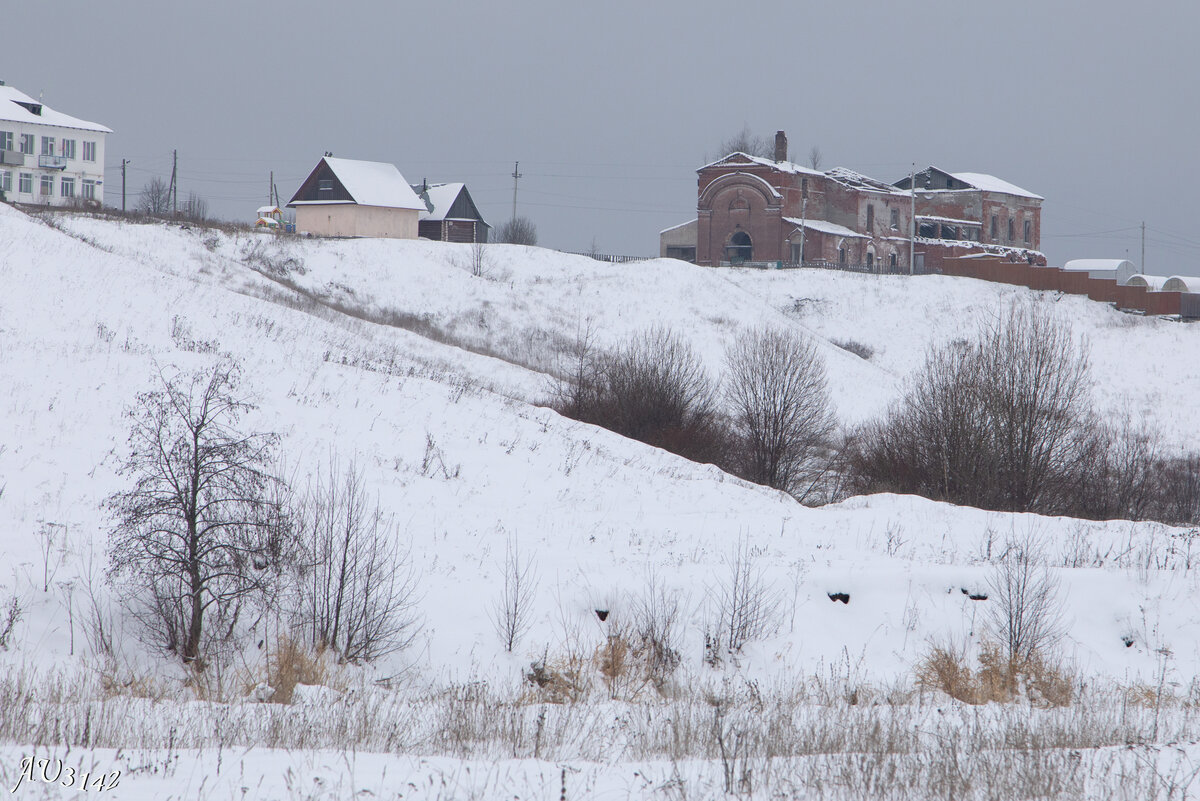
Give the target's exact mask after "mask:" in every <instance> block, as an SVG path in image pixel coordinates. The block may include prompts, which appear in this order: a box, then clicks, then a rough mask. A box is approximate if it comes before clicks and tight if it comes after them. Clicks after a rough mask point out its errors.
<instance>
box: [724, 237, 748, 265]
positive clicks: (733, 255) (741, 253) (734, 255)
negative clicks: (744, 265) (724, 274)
mask: <svg viewBox="0 0 1200 801" xmlns="http://www.w3.org/2000/svg"><path fill="white" fill-rule="evenodd" d="M725 255H726V257H727V258H728V259H729V260H730V261H731V262H735V263H740V262H744V261H753V260H754V243H753V242H751V241H750V234H748V233H746V232H745V231H735V232H734V234H733V236H731V237H729V245H728V246H727V247H726V248H725Z"/></svg>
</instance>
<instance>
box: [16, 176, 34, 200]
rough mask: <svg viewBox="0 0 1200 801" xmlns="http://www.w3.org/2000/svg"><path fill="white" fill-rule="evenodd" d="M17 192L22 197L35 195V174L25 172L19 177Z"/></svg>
mask: <svg viewBox="0 0 1200 801" xmlns="http://www.w3.org/2000/svg"><path fill="white" fill-rule="evenodd" d="M17 191H18V192H20V193H21V194H22V195H32V194H33V173H31V172H23V173H20V174H19V175H17Z"/></svg>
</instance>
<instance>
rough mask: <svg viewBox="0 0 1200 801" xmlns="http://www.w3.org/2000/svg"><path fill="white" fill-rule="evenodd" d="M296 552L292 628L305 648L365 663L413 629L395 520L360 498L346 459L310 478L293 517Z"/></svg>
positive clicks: (408, 577)
mask: <svg viewBox="0 0 1200 801" xmlns="http://www.w3.org/2000/svg"><path fill="white" fill-rule="evenodd" d="M295 526H296V533H297V540H298V543H299V547H300V549H301V557H300V559H299V562H298V565H299V568H298V573H299V574H298V576H297V590H298V604H297V607H296V610H295V618H296V629H297V631H298V632H301V633H302V634H303V637H304V639H305V640H306V641H307V642H309V643H310V644H311V645H312V647H313V648H314V649H315V650H317V651H320V650H322V649H329V650H330V651H332V652H334V653H336V654H337V655H338V658H339V659H340V660H342V661H346V662H369V661H371V660H373V659H377V658H378V657H381V656H385V655H387V654H391V653H395V652H396V651H400V650H403V649H404V648H406V647H408V645H409V644H410V643H411V642H412V639H413V637H415V636H416V634H417V631H418V621H417V617H416V603H417V576H416V573H415V571H414V570H413V568H412V562H411V555H410V553H409V551H408V550H407V549H406V548H404V547H402V546H401V544H400V532H399V531H398V530H397V527H396V525H395V522H394V521H393V520H392V519H391V518H389V517H388V516H386V515H385V514H384V511H383V510H382V509H381V508H380V506H379V504H378V502H377V501H372V500H370V499H369V498H368V497H367V492H366V488H365V486H364V478H363V474H362V472H361V471H360V470H359V469H358V468H357V467H356V466H355V465H354V464H353V463H352V464H350V465H349V466H348V467H347V468H346V470H345V472H344V473H342V474H341V475H340V476H339V469H338V465H337V463H336V462H333V463H331V465H330V468H329V475H328V476H327V477H323V476H322V475H321V474H320V473H318V474H317V475H316V476H315V477H314V478H313V479H312V480H311V482H310V483H309V487H308V491H307V493H306V495H305V496H304V499H303V501H302V502H301V504H300V509H299V511H298V513H297V515H296V519H295Z"/></svg>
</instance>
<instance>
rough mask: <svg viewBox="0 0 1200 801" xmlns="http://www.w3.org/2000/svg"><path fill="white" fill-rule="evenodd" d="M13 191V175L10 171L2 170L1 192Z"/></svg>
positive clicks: (0, 175) (0, 179)
mask: <svg viewBox="0 0 1200 801" xmlns="http://www.w3.org/2000/svg"><path fill="white" fill-rule="evenodd" d="M11 191H12V173H11V172H9V171H8V170H0V192H11Z"/></svg>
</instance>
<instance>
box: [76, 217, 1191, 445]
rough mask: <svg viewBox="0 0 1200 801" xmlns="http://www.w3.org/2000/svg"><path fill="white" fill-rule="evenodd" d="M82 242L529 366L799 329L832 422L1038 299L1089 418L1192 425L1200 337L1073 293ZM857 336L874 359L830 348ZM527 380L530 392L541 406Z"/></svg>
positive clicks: (826, 276) (516, 253)
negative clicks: (1087, 404)
mask: <svg viewBox="0 0 1200 801" xmlns="http://www.w3.org/2000/svg"><path fill="white" fill-rule="evenodd" d="M63 225H64V226H65V227H66V228H67V230H69V231H71V232H73V233H76V234H77V235H80V236H84V237H87V238H89V239H91V240H92V241H96V242H97V243H99V244H101V245H103V246H105V247H109V248H111V249H113V250H114V251H115V252H117V253H120V254H122V255H127V256H130V257H133V258H144V257H146V255H147V254H154V256H153V258H155V259H157V260H158V262H159V263H160V264H161V265H162V266H161V267H160V268H159V269H171V270H175V271H177V272H178V273H179V274H183V275H191V276H194V277H196V276H198V277H201V278H204V279H207V280H213V281H220V282H222V283H223V284H224V285H225V286H236V285H237V284H238V283H239V282H245V281H249V280H251V279H252V278H254V277H258V276H254V275H253V274H252V275H251V276H247V272H248V271H247V265H250V266H252V267H254V268H256V269H259V270H263V269H264V265H276V266H278V267H279V274H284V273H286V281H287V282H288V283H289V284H292V285H295V286H299V287H301V288H303V289H305V290H306V291H309V292H311V293H313V294H315V295H317V296H319V297H321V298H323V299H327V300H328V301H330V302H334V303H337V304H341V305H343V306H347V307H352V308H355V309H359V310H361V311H362V312H363V313H366V314H369V315H374V316H375V317H376V318H386V317H387V316H388V315H401V316H406V317H408V318H409V319H411V318H419V317H427V318H428V319H429V320H430V321H431V322H433V324H434V325H435V326H436V328H437V330H438V331H439V332H440V333H441V334H444V335H445V336H446V337H447V338H449V339H452V340H454V341H455V342H458V343H462V344H466V345H469V346H471V347H473V348H476V349H481V350H485V351H486V352H494V353H497V354H499V355H501V356H503V357H504V358H506V359H509V360H511V361H515V362H517V363H521V364H528V365H532V366H534V367H535V368H538V369H554V368H555V367H556V366H557V361H558V359H559V353H560V352H561V350H562V349H563V347H564V346H566V345H568V344H569V343H572V342H573V341H575V340H576V339H577V338H578V337H579V336H580V334H581V333H583V332H589V333H590V334H591V335H592V336H593V337H594V339H595V341H596V342H597V343H598V344H600V345H612V344H614V343H616V342H619V341H621V340H622V339H624V338H626V337H628V336H630V335H633V334H636V333H638V332H641V331H644V330H646V329H647V328H649V327H651V326H655V325H660V326H665V327H667V328H670V329H671V330H673V331H676V332H678V333H679V334H680V335H682V336H684V337H685V338H687V339H688V341H689V342H691V344H692V345H693V347H695V348H696V349H697V350H698V351H699V352H700V354H701V355H702V356H703V357H704V358H705V360H706V362H707V364H708V365H709V368H710V371H711V372H712V374H713V375H719V374H720V372H721V364H722V359H723V353H724V347H725V343H726V342H728V340H729V339H730V337H731V336H732V335H733V334H734V333H735V332H736V331H738V330H741V329H743V328H745V327H747V326H758V325H774V326H794V327H796V328H798V329H799V330H801V331H805V332H808V333H809V334H811V335H813V336H814V337H816V338H817V340H818V342H819V343H820V345H821V349H822V352H823V354H824V356H825V359H826V361H827V364H828V371H829V377H830V391H831V394H832V397H833V400H834V403H835V405H836V407H837V410H838V415H839V419H840V420H841V421H842V422H843V423H845V424H848V425H852V424H856V423H859V422H861V421H863V420H866V419H869V418H871V417H873V416H875V415H877V414H879V413H880V412H881V411H882V410H884V409H886V408H887V406H888V404H889V403H890V402H892V401H893V400H894V399H895V398H896V397H897V396H898V394H899V393H900V391H901V390H902V387H903V382H904V379H905V378H906V377H907V376H908V375H910V374H911V373H912V372H913V371H914V370H915V369H916V368H917V367H919V366H920V364H921V362H922V361H923V360H924V358H925V353H926V351H927V349H928V347H929V346H930V345H931V344H944V343H946V342H949V341H952V340H955V339H959V338H963V337H966V336H970V335H971V334H972V332H973V331H974V330H975V329H976V328H977V327H978V325H979V324H980V323H982V322H984V321H986V320H988V319H991V318H994V317H995V316H996V315H997V314H999V313H1001V312H1002V311H1003V309H1005V308H1006V307H1007V306H1009V305H1011V304H1013V303H1026V302H1034V303H1042V304H1046V305H1048V306H1051V307H1052V308H1053V309H1054V311H1055V313H1056V314H1057V315H1058V316H1059V317H1060V318H1061V319H1063V320H1065V321H1067V322H1069V323H1070V324H1071V325H1072V326H1073V328H1074V329H1075V331H1076V333H1077V334H1078V335H1079V336H1080V337H1081V338H1082V339H1084V340H1085V341H1086V342H1087V343H1088V346H1089V348H1090V351H1091V357H1092V362H1093V366H1094V374H1095V377H1096V382H1097V386H1096V404H1097V408H1098V410H1100V411H1102V412H1105V413H1108V414H1112V415H1117V414H1125V413H1128V414H1131V415H1133V416H1134V417H1135V418H1137V419H1144V420H1147V421H1149V422H1152V423H1156V424H1158V425H1159V426H1160V427H1161V429H1162V432H1163V434H1164V436H1165V438H1166V439H1167V441H1168V442H1170V443H1173V444H1176V445H1186V444H1188V443H1189V442H1190V436H1191V435H1190V432H1191V431H1194V430H1196V429H1197V427H1200V416H1198V415H1197V413H1196V412H1195V410H1194V409H1193V408H1192V407H1191V405H1190V404H1187V403H1182V402H1180V401H1181V399H1184V398H1188V397H1192V396H1194V395H1195V394H1196V393H1197V392H1200V371H1197V370H1195V369H1193V368H1192V367H1191V365H1194V364H1197V363H1200V337H1198V336H1197V335H1196V334H1195V331H1194V329H1193V328H1192V327H1191V326H1190V325H1187V324H1180V323H1178V322H1174V321H1170V320H1166V319H1160V318H1153V317H1151V318H1146V317H1138V316H1133V315H1129V314H1124V313H1122V312H1118V311H1116V310H1115V309H1112V308H1110V307H1109V306H1107V305H1105V304H1101V303H1096V302H1094V301H1090V300H1087V299H1086V298H1081V297H1077V296H1066V295H1060V294H1058V293H1051V292H1033V291H1031V290H1028V289H1025V288H1023V287H1013V286H1006V285H1001V284H993V283H989V282H984V281H976V280H974V279H963V278H953V277H943V276H919V277H916V278H910V277H908V276H869V275H860V274H856V273H837V272H829V271H817V270H812V271H803V272H797V271H761V270H732V269H723V270H711V269H706V268H698V267H695V266H693V265H690V264H686V263H683V262H678V261H674V260H668V259H657V260H651V261H646V262H638V263H633V264H620V265H618V264H607V263H603V262H597V261H593V260H592V259H589V258H586V257H583V256H573V255H569V254H562V253H555V252H553V251H547V250H543V249H540V248H523V247H518V246H510V245H492V246H489V247H488V248H487V251H486V267H487V276H488V277H489V279H490V280H479V279H478V278H476V277H474V276H472V275H471V270H470V263H471V254H470V246H467V245H454V244H448V243H439V242H401V241H391V240H312V241H303V240H296V239H276V238H274V237H269V236H267V237H264V236H261V235H246V234H242V235H233V236H231V235H226V234H218V233H202V232H199V231H189V230H181V229H179V228H177V227H166V226H158V225H149V226H148V225H123V224H120V223H113V222H111V221H106V220H92V219H88V218H86V217H71V218H64V219H63ZM838 342H841V343H846V342H857V343H861V344H863V345H866V346H867V347H868V348H870V349H871V350H872V351H873V355H872V356H871V358H870V360H869V361H864V360H863V359H861V358H859V357H858V356H856V355H854V354H852V353H849V352H847V351H845V350H843V349H842V348H840V347H837V345H836V344H835V343H838ZM538 390H541V391H544V389H543V388H540V387H532V388H531V392H533V393H534V394H532V395H531V397H533V398H537V397H541V396H540V395H538V394H537V393H536V391H538Z"/></svg>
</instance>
